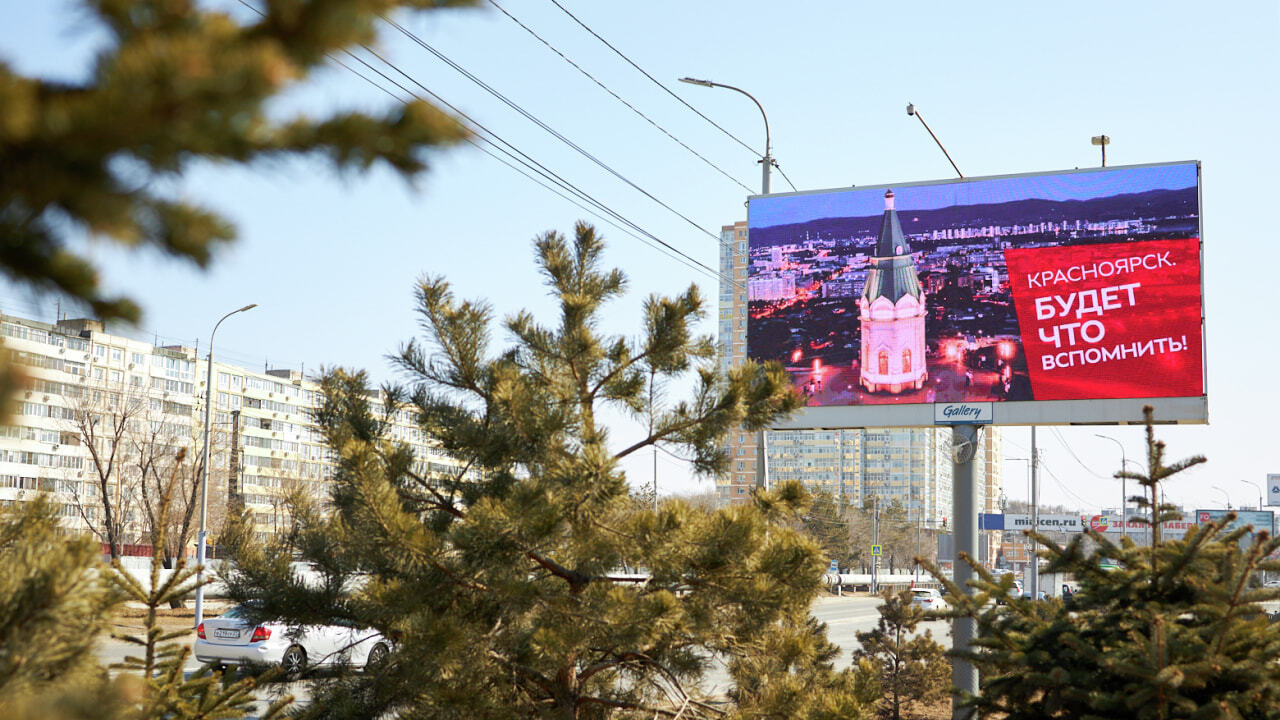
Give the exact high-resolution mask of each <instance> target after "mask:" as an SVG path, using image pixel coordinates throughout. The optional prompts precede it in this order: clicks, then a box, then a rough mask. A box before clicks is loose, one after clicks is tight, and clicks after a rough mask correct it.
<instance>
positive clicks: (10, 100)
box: [0, 0, 469, 320]
mask: <svg viewBox="0 0 1280 720" xmlns="http://www.w3.org/2000/svg"><path fill="white" fill-rule="evenodd" d="M82 4H83V5H84V8H83V10H82V11H81V12H83V13H84V14H85V15H87V16H88V17H90V18H92V19H93V20H96V21H97V22H98V23H99V24H100V25H102V26H103V27H104V28H105V29H106V30H107V32H108V33H109V35H110V43H109V45H108V47H107V49H106V50H105V51H104V52H102V53H100V54H98V55H97V56H96V58H95V60H94V65H93V68H92V70H91V72H89V73H87V77H88V79H87V80H85V81H83V82H77V83H71V84H68V83H66V82H63V81H51V80H43V79H40V78H36V77H28V76H24V75H21V74H19V73H17V72H16V71H14V70H13V69H12V67H10V66H9V65H8V64H7V63H4V62H0V108H3V112H2V113H0V167H3V168H4V172H3V173H0V238H3V242H0V272H3V273H4V274H5V275H7V276H8V277H9V278H10V279H12V280H15V281H18V282H22V283H26V284H27V285H29V286H30V287H32V288H33V289H36V290H40V291H57V292H61V293H63V294H65V295H67V296H69V297H71V298H73V299H75V300H78V301H81V302H83V303H85V304H86V305H87V306H89V307H90V308H91V309H92V311H93V312H94V313H95V314H96V315H97V316H99V317H100V318H102V319H104V320H109V319H117V318H120V319H125V320H137V318H138V308H137V306H136V305H135V304H134V303H133V302H131V301H130V300H129V299H128V298H123V297H111V296H108V295H106V294H104V293H103V291H102V289H101V287H100V286H99V282H98V276H97V273H96V271H95V269H94V267H93V265H92V263H91V262H90V261H89V260H88V259H86V258H85V257H83V256H82V255H79V254H77V253H76V252H75V251H74V250H73V249H72V246H71V243H70V242H69V240H70V238H72V237H74V236H75V235H76V234H78V233H79V232H81V231H87V232H89V233H92V234H93V235H94V236H95V237H96V238H98V239H100V240H110V241H112V242H115V243H117V244H119V245H122V246H128V247H138V246H141V247H151V248H155V249H157V250H159V251H161V252H163V253H166V254H168V255H170V256H173V257H175V258H179V259H182V260H187V261H190V262H193V263H195V264H197V265H199V266H201V267H203V266H205V265H206V264H208V263H209V261H210V260H211V259H212V257H213V255H214V253H215V251H217V250H218V248H219V247H220V246H222V245H223V244H225V243H226V242H227V241H229V240H230V239H232V237H233V236H234V234H235V232H234V229H233V228H232V227H231V225H230V223H228V222H227V221H226V220H225V219H224V218H222V217H220V216H219V215H218V214H216V213H215V212H213V211H211V210H209V209H206V208H203V207H200V206H199V205H197V204H195V203H192V202H187V201H184V200H180V199H177V198H175V197H174V196H173V194H172V193H170V192H166V191H165V190H164V187H165V181H167V180H171V179H173V178H174V177H176V176H179V175H181V174H182V173H183V172H184V171H185V170H186V169H188V168H189V167H190V166H191V165H192V164H193V163H196V162H200V161H227V162H232V163H250V162H254V161H256V160H259V159H262V158H280V157H284V156H289V155H295V154H303V153H307V154H318V155H321V156H325V157H328V158H329V159H331V160H332V161H333V164H334V165H335V166H336V167H337V168H339V169H343V170H364V169H367V168H368V167H370V166H372V165H374V164H375V163H378V162H384V163H386V164H387V165H389V166H391V167H392V168H394V169H395V170H397V171H398V172H400V173H401V174H402V175H404V176H405V177H408V178H411V177H414V176H416V175H417V174H419V173H420V172H421V171H423V170H424V169H425V168H426V162H425V159H424V158H423V156H422V151H423V150H425V149H430V148H432V147H436V146H442V145H448V144H451V143H454V142H456V141H458V140H460V139H461V138H462V137H463V136H464V133H463V130H462V128H461V126H460V125H459V124H458V123H457V122H456V121H455V120H454V119H453V118H451V117H449V116H447V115H445V114H443V113H441V112H440V111H438V110H436V109H435V108H434V107H432V106H431V105H429V104H427V103H424V102H414V103H410V104H408V105H406V106H403V107H396V108H393V109H392V110H391V111H390V112H388V113H387V114H386V115H384V116H381V117H377V116H372V115H368V114H364V113H358V112H343V113H336V114H333V115H330V116H328V117H321V118H319V119H310V118H306V117H293V118H284V119H281V118H278V117H273V116H272V115H271V114H270V113H268V112H267V106H268V104H269V103H270V101H271V100H273V99H274V98H276V97H278V96H279V95H280V94H282V93H283V92H285V91H287V90H288V89H289V88H291V87H293V86H295V85H297V84H298V83H299V82H301V81H302V80H304V79H305V78H306V77H307V76H308V75H309V74H310V73H311V72H312V71H314V70H316V69H317V68H319V67H320V66H322V65H324V64H325V63H327V62H328V60H327V58H328V57H329V56H330V55H332V54H334V53H338V52H340V51H342V50H343V49H345V48H350V47H353V46H357V45H359V44H368V43H370V42H372V41H373V40H374V37H375V22H376V20H377V19H378V17H379V16H380V15H385V14H387V13H390V12H393V11H394V10H396V9H398V8H402V7H419V8H425V7H439V6H442V5H456V4H469V3H468V2H467V0H461V1H456V2H450V0H433V1H431V2H424V1H423V0H323V1H321V0H310V1H308V2H297V1H294V0H256V1H255V2H254V3H252V4H253V5H255V6H257V7H258V8H259V9H260V10H259V15H258V16H256V17H255V19H254V20H252V21H251V22H249V23H246V24H241V23H239V22H237V21H236V20H235V19H233V18H232V16H230V15H229V14H227V13H226V12H224V11H219V10H213V9H210V8H208V7H202V5H203V4H202V3H197V2H195V0H87V1H85V2H83V3H82ZM83 19H84V18H83V17H80V18H78V21H81V22H82V21H83Z"/></svg>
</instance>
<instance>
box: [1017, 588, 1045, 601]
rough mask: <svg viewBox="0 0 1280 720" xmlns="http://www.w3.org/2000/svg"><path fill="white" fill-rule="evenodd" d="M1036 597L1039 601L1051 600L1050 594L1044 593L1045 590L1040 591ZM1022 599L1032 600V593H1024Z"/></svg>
mask: <svg viewBox="0 0 1280 720" xmlns="http://www.w3.org/2000/svg"><path fill="white" fill-rule="evenodd" d="M1036 595H1037V598H1036V599H1037V600H1048V599H1049V594H1048V593H1046V592H1045V591H1043V590H1041V591H1039V592H1038V593H1036ZM1022 599H1023V600H1030V599H1031V593H1030V592H1024V593H1022Z"/></svg>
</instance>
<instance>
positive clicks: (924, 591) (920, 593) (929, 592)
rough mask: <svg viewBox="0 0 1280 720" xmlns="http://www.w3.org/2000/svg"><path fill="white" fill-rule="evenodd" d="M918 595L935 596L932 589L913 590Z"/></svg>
mask: <svg viewBox="0 0 1280 720" xmlns="http://www.w3.org/2000/svg"><path fill="white" fill-rule="evenodd" d="M911 592H913V593H914V594H915V596H916V597H933V591H932V590H912V591H911Z"/></svg>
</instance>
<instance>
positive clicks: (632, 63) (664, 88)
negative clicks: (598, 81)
mask: <svg viewBox="0 0 1280 720" xmlns="http://www.w3.org/2000/svg"><path fill="white" fill-rule="evenodd" d="M551 4H552V5H555V6H556V7H558V8H560V12H563V13H564V14H565V15H568V16H569V18H570V19H571V20H573V21H574V22H576V23H578V25H579V26H581V27H582V29H583V30H586V31H587V32H588V33H590V34H591V36H592V37H594V38H595V39H597V40H599V41H600V42H602V43H604V46H605V47H607V48H609V49H610V50H612V51H613V52H614V53H615V54H616V55H617V56H618V57H620V58H622V59H623V60H625V61H626V62H627V64H628V65H630V66H631V67H633V68H635V69H636V70H638V71H639V72H640V74H641V75H644V76H645V77H647V78H649V81H650V82H652V83H653V84H654V85H657V86H658V87H660V88H662V91H663V92H665V93H666V94H668V95H670V96H671V97H673V98H675V99H676V101H677V102H679V103H680V104H681V105H684V106H685V107H687V108H689V109H690V110H692V111H693V112H694V113H696V114H697V115H698V117H700V118H702V119H703V120H706V121H707V122H709V123H711V124H712V125H713V126H714V127H715V128H716V129H717V130H719V131H720V132H722V133H724V134H725V135H728V136H729V137H730V138H731V139H732V140H733V141H734V142H736V143H738V144H739V145H741V146H742V147H744V148H746V149H747V150H748V151H749V152H750V153H751V154H752V155H755V156H756V157H762V156H761V155H760V153H759V152H757V151H756V150H755V149H754V148H752V147H751V146H750V145H748V144H747V143H745V142H743V141H742V140H741V139H740V138H739V137H738V136H737V135H734V134H733V133H731V132H729V131H728V130H725V129H724V128H722V127H720V125H719V124H717V123H716V121H715V120H712V119H711V118H709V117H707V116H706V115H703V114H702V112H701V111H699V110H698V108H696V107H694V106H692V105H690V104H689V103H687V102H685V100H684V98H682V97H680V96H679V95H677V94H675V93H673V92H671V89H670V88H668V87H667V86H666V85H663V84H662V83H660V82H658V80H657V79H656V78H654V77H653V76H652V75H650V74H649V73H647V72H645V69H644V68H642V67H640V66H639V65H637V64H636V63H635V61H633V60H632V59H631V58H629V57H627V56H626V54H625V53H623V52H622V51H621V50H619V49H618V48H616V47H614V46H613V45H612V44H610V42H609V41H608V40H605V39H604V38H602V37H600V34H599V33H597V32H596V31H595V30H592V29H591V28H590V27H588V26H587V24H586V23H584V22H582V21H581V20H579V19H578V16H576V15H574V14H573V13H571V12H569V11H568V10H567V9H565V6H563V5H561V4H560V3H559V1H558V0H551ZM783 177H786V176H785V175H784V176H783ZM787 182H791V181H790V180H788V181H787Z"/></svg>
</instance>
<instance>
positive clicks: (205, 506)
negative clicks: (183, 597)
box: [195, 303, 258, 627]
mask: <svg viewBox="0 0 1280 720" xmlns="http://www.w3.org/2000/svg"><path fill="white" fill-rule="evenodd" d="M256 307H258V304H257V303H252V304H250V305H245V306H244V307H242V308H239V309H237V310H232V311H231V312H229V313H227V314H226V315H223V316H222V317H221V318H219V319H218V322H216V323H214V324H213V332H210V333H209V367H208V368H207V370H208V373H207V375H206V376H205V387H204V450H203V451H202V452H201V459H202V464H201V468H200V534H199V535H197V536H196V537H197V539H196V563H197V565H196V582H197V583H198V584H197V585H196V619H195V627H200V623H201V622H203V621H204V561H205V540H206V539H207V538H208V531H207V530H206V529H205V525H206V523H207V521H208V517H209V430H210V428H211V427H212V422H213V420H212V416H213V397H214V396H213V337H214V336H215V335H217V334H218V326H219V325H221V324H222V321H223V320H226V319H227V318H229V317H231V316H232V315H235V314H236V313H242V312H245V311H247V310H252V309H254V308H256Z"/></svg>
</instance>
